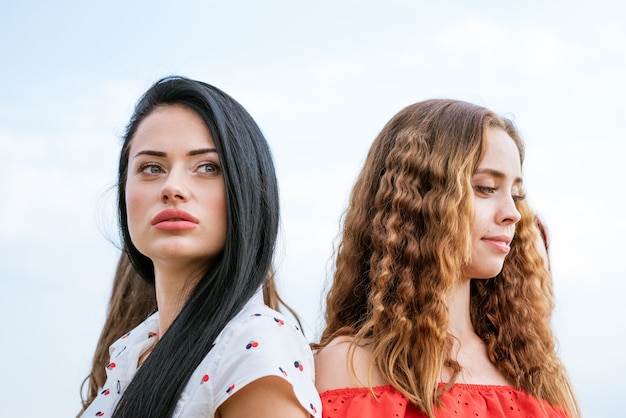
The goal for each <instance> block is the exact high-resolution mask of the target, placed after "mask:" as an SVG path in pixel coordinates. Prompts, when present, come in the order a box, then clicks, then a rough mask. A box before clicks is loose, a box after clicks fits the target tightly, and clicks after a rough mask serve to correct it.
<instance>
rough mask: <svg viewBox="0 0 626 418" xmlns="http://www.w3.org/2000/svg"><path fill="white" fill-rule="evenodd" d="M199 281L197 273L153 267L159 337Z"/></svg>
mask: <svg viewBox="0 0 626 418" xmlns="http://www.w3.org/2000/svg"><path fill="white" fill-rule="evenodd" d="M199 279H200V274H198V272H197V271H192V270H189V269H187V270H184V269H181V268H180V267H171V268H168V267H167V266H157V265H155V268H154V283H155V290H156V300H157V306H158V309H159V336H162V335H163V334H164V333H165V331H167V329H168V328H169V327H170V325H171V324H172V322H174V319H176V317H177V316H178V314H179V313H180V311H181V309H182V308H183V306H184V304H185V302H186V301H187V298H188V297H189V293H190V292H191V291H192V290H193V288H194V287H195V285H196V284H197V283H198V280H199Z"/></svg>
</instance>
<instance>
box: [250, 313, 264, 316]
mask: <svg viewBox="0 0 626 418" xmlns="http://www.w3.org/2000/svg"><path fill="white" fill-rule="evenodd" d="M250 316H261V314H260V313H255V314H252V315H250Z"/></svg>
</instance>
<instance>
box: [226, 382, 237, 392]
mask: <svg viewBox="0 0 626 418" xmlns="http://www.w3.org/2000/svg"><path fill="white" fill-rule="evenodd" d="M233 389H235V384H234V383H233V384H232V385H230V386H229V387H228V389H226V393H228V394H230V392H232V391H233Z"/></svg>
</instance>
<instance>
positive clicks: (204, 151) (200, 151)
mask: <svg viewBox="0 0 626 418" xmlns="http://www.w3.org/2000/svg"><path fill="white" fill-rule="evenodd" d="M211 152H217V150H216V149H215V148H200V149H196V150H192V151H189V153H188V155H189V156H190V157H193V156H194V155H200V154H208V153H211Z"/></svg>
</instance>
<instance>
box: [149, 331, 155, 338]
mask: <svg viewBox="0 0 626 418" xmlns="http://www.w3.org/2000/svg"><path fill="white" fill-rule="evenodd" d="M156 336H157V333H156V332H149V333H148V338H154V337H156Z"/></svg>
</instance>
